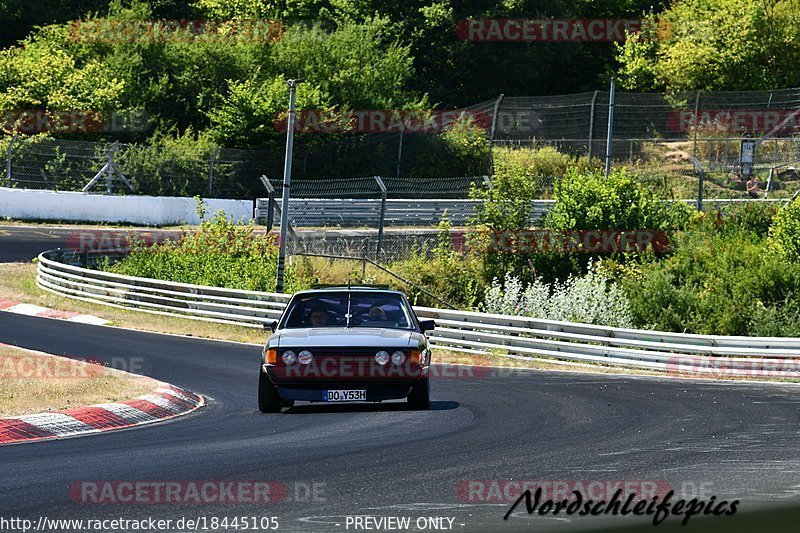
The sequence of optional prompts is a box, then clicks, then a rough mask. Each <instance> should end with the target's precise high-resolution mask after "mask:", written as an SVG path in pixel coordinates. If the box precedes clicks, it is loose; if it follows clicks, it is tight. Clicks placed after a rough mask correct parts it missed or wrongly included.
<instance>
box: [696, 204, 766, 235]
mask: <svg viewBox="0 0 800 533" xmlns="http://www.w3.org/2000/svg"><path fill="white" fill-rule="evenodd" d="M778 212H779V209H778V208H777V207H776V206H775V205H772V204H767V203H760V202H748V203H744V204H729V205H726V206H724V207H723V208H722V209H715V210H713V211H705V212H703V213H694V214H693V216H692V221H691V228H692V229H693V230H701V231H708V232H713V233H725V234H732V233H740V232H746V233H751V234H752V235H753V236H754V237H755V238H757V239H762V238H764V237H766V236H767V235H768V234H769V230H770V227H771V226H772V224H773V221H774V219H775V216H776V215H777V213H778Z"/></svg>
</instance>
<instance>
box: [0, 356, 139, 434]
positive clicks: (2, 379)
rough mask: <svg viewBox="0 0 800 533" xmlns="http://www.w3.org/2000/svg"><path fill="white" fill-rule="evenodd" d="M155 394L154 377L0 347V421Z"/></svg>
mask: <svg viewBox="0 0 800 533" xmlns="http://www.w3.org/2000/svg"><path fill="white" fill-rule="evenodd" d="M153 389H154V382H153V380H152V379H150V378H144V377H140V376H134V375H133V374H126V373H122V372H119V371H114V370H111V369H108V368H105V367H102V366H100V365H97V364H92V363H87V362H83V361H78V360H76V359H69V358H66V357H59V356H57V355H48V354H43V353H39V352H31V351H28V350H23V349H22V348H16V347H13V346H7V345H0V418H2V417H9V416H19V415H26V414H34V413H43V412H47V411H60V410H63V409H70V408H74V407H81V406H84V405H92V404H97V403H108V402H118V401H123V400H130V399H131V398H136V397H137V396H141V395H143V394H149V393H151V392H152V391H153Z"/></svg>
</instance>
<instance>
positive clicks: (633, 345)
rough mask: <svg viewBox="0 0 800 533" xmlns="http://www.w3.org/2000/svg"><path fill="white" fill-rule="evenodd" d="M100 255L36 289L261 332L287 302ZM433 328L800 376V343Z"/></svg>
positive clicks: (505, 350)
mask: <svg viewBox="0 0 800 533" xmlns="http://www.w3.org/2000/svg"><path fill="white" fill-rule="evenodd" d="M95 259H97V257H89V256H88V255H86V254H78V253H73V252H67V251H63V250H51V251H47V252H44V253H42V254H40V256H39V266H38V273H37V279H36V282H37V284H38V285H39V286H40V287H41V288H43V289H45V290H48V291H50V292H54V293H56V294H59V295H62V296H66V297H70V298H76V299H79V300H84V301H88V302H94V303H100V304H104V305H110V306H115V307H121V308H132V309H137V310H140V311H146V312H149V313H157V314H163V315H173V316H181V317H185V318H191V319H196V320H206V321H211V322H218V323H225V324H235V325H240V326H247V327H257V328H258V327H264V326H265V325H267V324H270V323H271V322H272V321H274V320H276V319H277V318H278V317H279V316H280V315H281V313H282V311H283V309H284V308H285V306H286V304H287V302H288V300H289V295H286V294H277V293H265V292H255V291H244V290H234V289H225V288H219V287H207V286H198V285H189V284H185V283H175V282H169V281H162V280H154V279H147V278H137V277H131V276H123V275H119V274H114V273H110V272H103V271H99V270H93V269H90V268H86V267H83V266H78V265H85V264H91V263H92V261H93V260H95ZM415 312H416V314H417V316H418V317H420V318H432V319H434V320H436V324H437V326H436V329H435V330H433V331H432V332H430V333H429V338H430V340H431V342H432V344H433V345H434V346H436V347H440V348H443V349H449V350H455V351H460V352H468V353H498V354H503V355H507V356H510V357H522V358H526V359H538V360H547V361H550V362H554V363H566V364H570V363H576V362H577V363H583V364H587V363H588V364H601V365H609V366H621V367H631V368H638V369H645V370H651V371H658V372H667V373H668V374H674V375H683V374H698V373H700V374H702V375H714V376H717V375H720V376H730V377H742V378H750V377H758V378H762V377H767V378H782V379H798V378H800V339H796V338H768V337H734V336H715V335H694V334H686V333H669V332H660V331H646V330H636V329H625V328H614V327H607V326H597V325H589V324H576V323H569V322H557V321H551V320H543V319H536V318H527V317H518V316H507V315H492V314H486V313H477V312H470V311H454V310H446V309H436V308H427V307H416V308H415Z"/></svg>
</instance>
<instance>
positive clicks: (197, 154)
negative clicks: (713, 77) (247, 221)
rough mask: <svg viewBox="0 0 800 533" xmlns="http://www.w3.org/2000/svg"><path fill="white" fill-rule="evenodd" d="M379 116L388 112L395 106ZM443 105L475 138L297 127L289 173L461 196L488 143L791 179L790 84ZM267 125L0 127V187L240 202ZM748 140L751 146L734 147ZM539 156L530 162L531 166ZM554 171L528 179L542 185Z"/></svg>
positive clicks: (273, 159) (795, 153) (788, 185)
mask: <svg viewBox="0 0 800 533" xmlns="http://www.w3.org/2000/svg"><path fill="white" fill-rule="evenodd" d="M612 108H613V109H614V112H613V114H612V113H611V110H612ZM427 112H429V113H433V114H434V115H436V114H437V113H440V112H441V110H438V111H437V110H428V111H427ZM381 113H382V115H383V116H385V117H393V116H394V115H393V113H399V114H400V115H402V114H403V110H394V111H389V110H383V111H382V112H381ZM447 114H448V115H450V116H452V117H454V119H455V117H459V120H460V121H461V120H466V121H468V122H471V123H473V125H474V126H475V128H476V129H475V130H474V131H473V133H472V134H471V135H474V137H469V136H468V137H459V135H461V134H460V133H458V131H457V129H453V128H450V126H448V127H442V128H439V129H436V130H434V131H429V132H423V131H416V132H413V131H406V129H405V126H404V127H403V128H395V129H391V128H390V129H388V130H380V131H373V130H368V131H360V130H356V131H348V132H339V133H335V134H333V133H321V132H314V131H305V130H304V129H302V128H301V129H300V131H299V132H298V134H297V136H296V138H295V152H294V156H293V178H294V179H296V180H300V181H307V182H308V184H309V185H308V186H309V187H314V188H316V189H317V190H320V191H324V193H325V194H328V195H332V194H334V193H336V194H341V192H337V189H340V188H341V185H342V184H343V183H345V182H346V181H347V180H348V179H353V180H356V181H358V180H361V182H362V184H363V185H364V188H363V189H362V190H361V191H360V193H354V194H368V193H370V192H375V188H374V184H373V183H371V180H370V178H369V177H368V176H375V175H377V176H383V179H384V181H385V182H386V185H387V188H388V189H389V190H390V191H392V190H393V191H395V194H396V195H397V196H395V197H406V198H408V197H413V198H467V197H468V195H469V190H470V186H471V179H466V180H465V179H462V178H458V176H482V175H492V174H493V172H494V166H495V165H494V162H495V159H494V155H493V153H492V150H491V149H492V147H541V146H553V147H556V148H558V149H559V150H560V151H563V152H568V153H570V154H572V155H575V156H589V157H595V158H600V159H602V158H604V157H605V156H606V154H607V153H608V154H610V156H611V159H612V160H613V164H614V165H619V164H624V165H626V166H629V167H633V168H634V169H635V170H636V172H637V175H639V176H640V177H641V179H643V180H645V179H653V180H657V179H658V178H662V179H663V178H665V177H666V176H672V177H675V178H680V177H691V176H694V175H696V174H697V173H698V172H700V171H702V172H704V173H707V174H708V176H707V178H708V179H712V178H713V180H715V181H714V185H715V186H714V187H712V188H711V190H710V191H709V193H710V192H715V193H716V194H717V195H719V196H720V197H723V196H725V195H728V196H729V197H737V196H741V195H742V194H745V189H744V182H745V181H746V180H742V178H743V177H746V176H749V175H752V174H755V175H757V176H759V177H760V178H762V181H764V182H766V180H767V176H769V182H770V185H771V186H773V187H774V188H772V189H771V192H778V191H780V190H782V189H785V190H786V191H791V192H794V190H797V189H798V188H800V174H799V173H798V170H797V167H798V166H800V88H792V89H776V90H764V91H741V92H732V91H729V92H726V91H717V92H715V91H696V92H685V93H678V94H669V95H666V94H655V93H632V92H625V91H621V90H617V91H615V93H614V98H613V101H612V98H611V91H592V92H584V93H577V94H565V95H548V96H504V95H498V96H497V97H496V98H493V99H491V100H487V101H484V102H479V103H476V104H474V105H472V106H468V107H465V108H463V109H458V110H450V111H447ZM609 115H611V118H612V120H611V136H610V137H609V135H608V134H609ZM301 116H302V111H301ZM448 128H450V129H448ZM271 133H272V137H271V141H270V143H269V146H265V147H263V149H259V150H256V149H248V150H245V149H233V148H226V147H222V146H218V145H216V144H213V143H210V142H206V141H202V142H201V141H196V142H193V143H189V142H187V143H183V144H181V143H163V142H162V143H152V144H147V143H136V142H132V143H116V142H97V141H92V142H89V141H83V140H80V141H79V140H65V139H49V138H43V137H42V136H31V135H26V134H24V133H21V134H18V135H0V169H1V170H2V175H0V185H3V186H7V187H14V188H37V189H51V190H72V191H74V190H81V189H83V188H84V187H86V186H87V185H88V184H89V183H91V184H92V190H93V191H95V192H101V191H105V192H109V191H113V192H115V193H119V192H125V193H128V194H149V195H167V196H194V195H204V196H215V197H224V198H248V199H250V198H253V197H254V196H256V195H258V194H261V192H262V189H261V186H260V184H259V183H258V178H259V176H261V175H267V176H270V178H271V179H279V178H280V176H281V175H282V172H283V161H284V143H283V136H284V134H285V133H284V132H283V131H279V130H276V131H274V132H271ZM462 133H463V132H462ZM454 136H455V137H454ZM79 138H80V137H79ZM88 138H92V137H88ZM748 141H752V143H753V144H749V145H748V146H749V148H747V151H748V152H747V154H745V153H744V152H745V148H744V146H743V142H748ZM609 143H610V144H609ZM466 146H470V147H471V148H469V149H466V148H465V147H466ZM547 164H548V161H547V160H546V159H545V160H543V162H542V165H544V166H543V167H542V168H547ZM551 174H552V172H551ZM729 174H730V176H729ZM365 176H366V177H365ZM555 178H557V176H555V175H547V176H537V179H540V180H543V181H542V183H543V184H546V187H545V189H546V192H551V191H552V185H553V182H554V180H555ZM389 180H395V181H396V183H389ZM298 186H300V185H299V184H298ZM300 188H303V186H300ZM391 194H392V193H390V197H391ZM352 197H358V196H352Z"/></svg>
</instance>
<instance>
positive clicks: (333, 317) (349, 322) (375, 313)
mask: <svg viewBox="0 0 800 533" xmlns="http://www.w3.org/2000/svg"><path fill="white" fill-rule="evenodd" d="M412 324H413V322H412V320H411V316H410V312H409V310H408V308H407V306H406V305H405V302H404V301H403V299H402V298H401V297H400V296H398V295H397V294H391V293H376V294H368V293H332V294H331V293H327V294H308V295H305V296H300V297H298V298H296V299H295V301H294V302H293V304H292V307H291V309H290V310H289V313H288V314H287V318H286V322H285V325H284V326H283V327H285V328H315V327H316V328H322V327H351V328H352V327H366V328H398V329H411V328H412Z"/></svg>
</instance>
